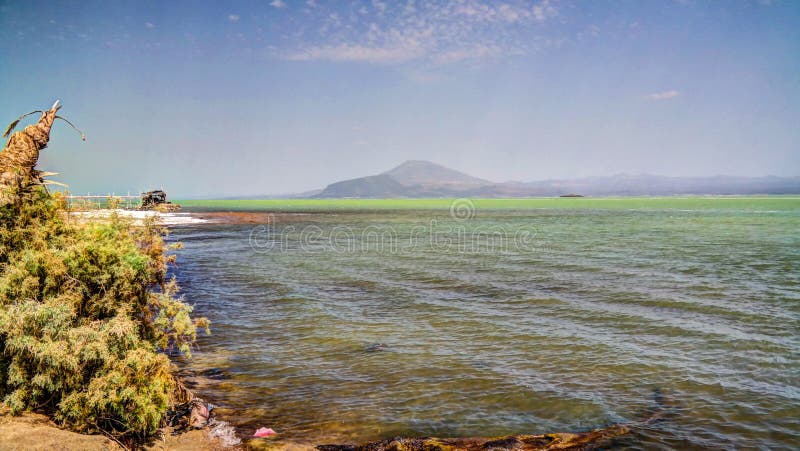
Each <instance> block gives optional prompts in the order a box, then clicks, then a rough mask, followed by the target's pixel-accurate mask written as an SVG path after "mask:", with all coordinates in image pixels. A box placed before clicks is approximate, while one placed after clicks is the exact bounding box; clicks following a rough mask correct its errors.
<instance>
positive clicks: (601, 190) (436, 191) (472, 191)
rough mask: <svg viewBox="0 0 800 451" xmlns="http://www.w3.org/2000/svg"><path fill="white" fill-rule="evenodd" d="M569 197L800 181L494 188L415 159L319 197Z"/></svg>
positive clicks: (625, 179)
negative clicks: (566, 195) (576, 194)
mask: <svg viewBox="0 0 800 451" xmlns="http://www.w3.org/2000/svg"><path fill="white" fill-rule="evenodd" d="M567 193H578V194H582V195H590V196H647V195H651V196H664V195H674V194H800V177H774V176H766V177H734V176H721V175H718V176H712V177H665V176H658V175H650V174H636V175H631V174H618V175H613V176H607V177H584V178H578V179H562V180H541V181H535V182H502V183H494V182H491V181H488V180H484V179H480V178H477V177H473V176H471V175H468V174H465V173H463V172H459V171H456V170H454V169H450V168H447V167H445V166H442V165H439V164H436V163H431V162H429V161H420V160H410V161H406V162H404V163H403V164H401V165H400V166H397V167H395V168H393V169H390V170H388V171H386V172H383V173H381V174H378V175H370V176H367V177H359V178H355V179H351V180H345V181H341V182H336V183H332V184H330V185H328V186H327V187H326V188H325V189H324V190H322V191H321V192H319V193H317V194H315V195H313V197H324V198H337V197H338V198H341V197H364V198H380V197H412V198H413V197H540V196H560V195H564V194H567Z"/></svg>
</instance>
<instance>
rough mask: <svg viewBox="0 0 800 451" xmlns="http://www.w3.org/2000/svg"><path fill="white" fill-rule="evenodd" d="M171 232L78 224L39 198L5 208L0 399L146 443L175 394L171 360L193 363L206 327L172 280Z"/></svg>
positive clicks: (118, 223) (0, 258)
mask: <svg viewBox="0 0 800 451" xmlns="http://www.w3.org/2000/svg"><path fill="white" fill-rule="evenodd" d="M163 232H164V231H163V229H161V228H160V227H159V226H158V225H157V224H156V223H155V222H153V221H151V222H148V223H146V224H144V225H143V226H134V225H133V224H132V223H131V222H130V221H129V220H126V219H124V218H121V217H118V216H116V215H115V216H113V217H112V218H111V220H110V221H95V222H88V223H81V222H77V221H75V220H74V219H70V217H69V216H68V215H67V209H66V204H65V202H64V200H63V198H61V197H59V196H57V195H54V196H50V195H48V194H47V193H46V192H44V191H43V190H37V191H36V193H34V195H33V196H32V197H31V198H29V199H28V200H26V201H25V202H23V203H20V204H9V205H5V206H2V207H0V396H2V399H3V402H5V403H6V404H7V405H8V406H9V407H10V408H11V409H12V411H13V412H20V411H23V410H31V409H33V410H40V411H45V412H48V413H50V414H51V415H52V416H53V418H54V419H56V420H57V421H59V422H61V423H62V424H63V425H66V426H68V427H70V428H72V429H75V430H78V431H83V432H97V431H103V432H107V433H112V434H114V435H117V436H125V437H144V436H147V435H150V434H152V433H153V432H154V431H155V430H156V429H157V428H158V427H159V426H160V424H161V421H162V419H163V417H164V415H165V413H166V410H167V408H168V406H169V403H170V397H171V394H172V392H173V390H174V388H175V380H174V378H173V376H172V371H171V366H170V361H169V359H168V358H167V356H166V355H164V353H163V351H166V350H171V349H177V350H180V351H181V352H183V353H185V354H189V353H190V347H191V345H192V344H193V342H194V340H195V338H196V333H197V332H196V329H197V328H198V327H205V328H206V329H207V328H208V321H207V320H205V319H196V320H193V319H192V318H191V317H190V314H191V312H192V308H191V306H189V305H187V304H185V303H183V302H182V301H181V300H180V299H179V298H178V297H177V296H176V292H177V290H178V287H177V285H176V284H175V282H174V280H166V279H165V277H166V270H167V264H168V263H169V262H170V258H169V257H167V256H166V255H165V250H166V249H165V246H164V242H163V240H162V234H163Z"/></svg>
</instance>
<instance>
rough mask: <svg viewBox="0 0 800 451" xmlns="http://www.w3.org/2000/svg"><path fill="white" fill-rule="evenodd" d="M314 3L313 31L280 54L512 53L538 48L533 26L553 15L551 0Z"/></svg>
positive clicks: (383, 60) (452, 57) (422, 57)
mask: <svg viewBox="0 0 800 451" xmlns="http://www.w3.org/2000/svg"><path fill="white" fill-rule="evenodd" d="M276 1H280V0H276ZM317 6H318V7H317V8H315V10H316V11H317V12H316V13H315V14H318V17H319V20H320V22H319V25H318V27H317V30H316V34H314V32H312V33H305V34H304V36H303V39H302V41H300V40H299V39H298V40H295V42H288V43H287V45H286V46H285V47H284V48H287V50H285V51H284V52H282V54H281V55H280V56H281V57H283V58H285V59H288V60H292V61H315V60H327V61H340V62H345V61H356V62H366V63H376V64H402V63H407V62H410V61H420V62H425V63H427V64H434V65H442V64H452V63H457V62H460V61H465V60H481V59H489V58H497V57H502V56H508V55H519V54H525V53H529V52H532V51H535V50H537V49H538V48H540V47H541V46H542V42H545V41H546V40H544V39H539V37H538V36H536V33H537V30H538V29H539V28H538V27H540V26H541V25H542V23H543V22H546V21H548V20H549V19H551V18H553V17H556V16H557V15H558V10H557V9H556V7H555V6H554V4H553V3H552V2H551V0H535V1H525V0H519V1H514V0H510V1H508V2H507V3H501V2H496V1H488V0H449V1H445V2H430V1H414V0H407V1H406V2H399V1H398V2H386V1H381V0H369V2H361V3H358V2H355V3H351V4H350V6H349V7H345V8H338V9H337V10H331V9H326V7H324V6H323V5H321V4H320V5H317Z"/></svg>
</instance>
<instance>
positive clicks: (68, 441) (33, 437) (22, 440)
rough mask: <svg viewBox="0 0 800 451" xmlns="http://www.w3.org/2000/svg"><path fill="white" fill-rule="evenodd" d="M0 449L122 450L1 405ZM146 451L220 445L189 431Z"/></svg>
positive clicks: (202, 450)
mask: <svg viewBox="0 0 800 451" xmlns="http://www.w3.org/2000/svg"><path fill="white" fill-rule="evenodd" d="M0 449H2V450H4V451H5V450H9V451H10V450H14V451H16V450H19V451H29V450H86V451H95V450H124V449H125V448H123V447H122V446H120V445H119V444H117V443H116V442H114V441H113V440H111V439H110V438H108V437H105V436H103V435H86V434H78V433H76V432H70V431H66V430H63V429H60V428H59V427H58V426H57V425H56V424H55V423H53V422H52V421H50V419H49V418H47V417H46V416H44V415H42V414H38V413H31V412H25V413H23V414H21V415H18V416H12V415H11V411H10V409H9V408H8V407H6V406H4V405H2V404H0ZM145 449H147V450H159V451H160V450H175V451H191V450H198V451H217V450H225V449H227V450H236V449H244V448H242V447H238V448H237V447H233V448H225V447H224V446H223V443H222V442H221V441H219V440H217V439H215V438H212V437H210V436H209V434H208V430H206V429H198V430H193V431H188V432H185V433H182V434H179V435H171V434H169V433H167V434H164V436H163V438H156V439H153V441H152V442H151V443H149V444H147V446H145Z"/></svg>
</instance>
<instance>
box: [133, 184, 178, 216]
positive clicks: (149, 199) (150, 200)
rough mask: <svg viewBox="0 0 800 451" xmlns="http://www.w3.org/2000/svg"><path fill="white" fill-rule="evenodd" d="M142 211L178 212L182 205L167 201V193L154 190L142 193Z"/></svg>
mask: <svg viewBox="0 0 800 451" xmlns="http://www.w3.org/2000/svg"><path fill="white" fill-rule="evenodd" d="M139 208H140V209H141V210H155V209H159V210H166V211H175V210H178V209H179V208H181V207H180V205H178V204H173V203H172V202H168V201H167V193H166V191H164V190H160V189H157V190H153V191H148V192H146V193H142V205H141V207H139Z"/></svg>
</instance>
